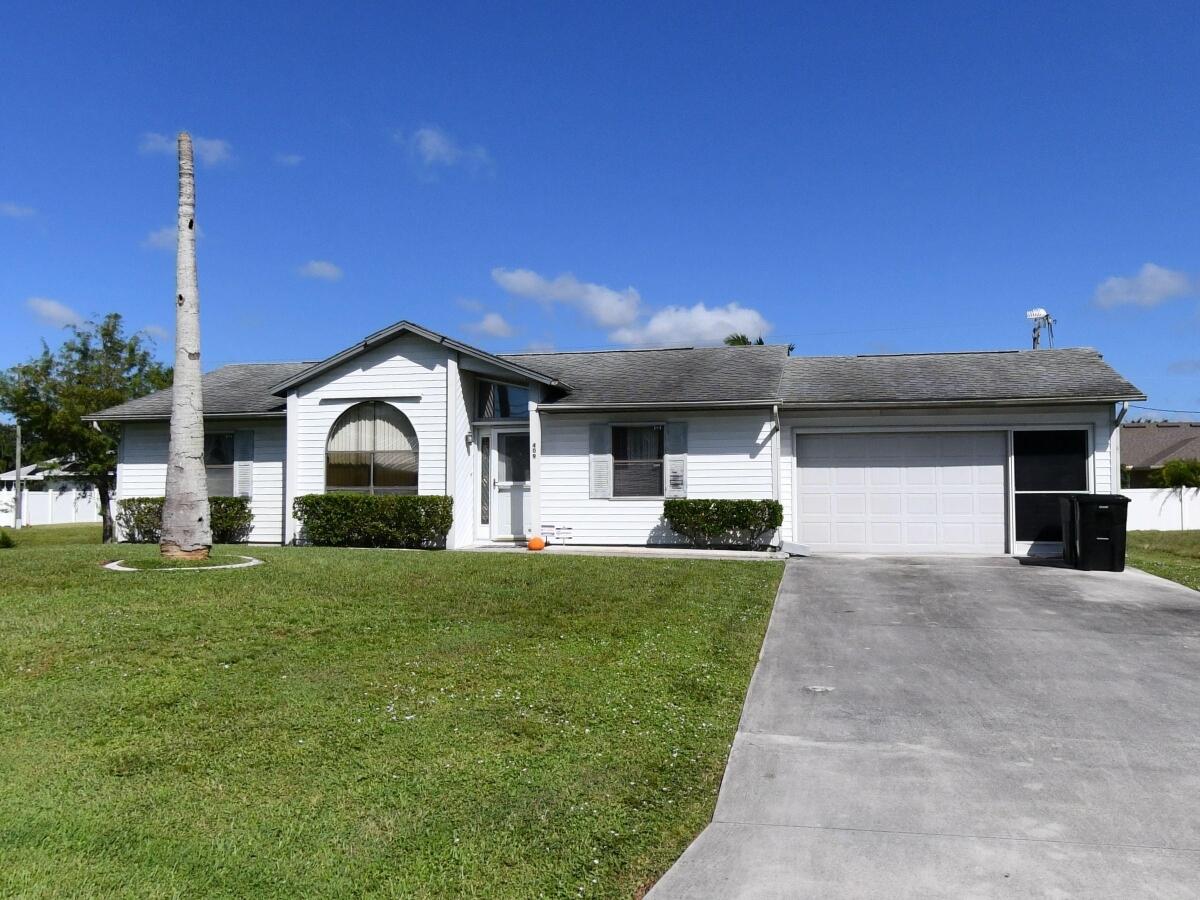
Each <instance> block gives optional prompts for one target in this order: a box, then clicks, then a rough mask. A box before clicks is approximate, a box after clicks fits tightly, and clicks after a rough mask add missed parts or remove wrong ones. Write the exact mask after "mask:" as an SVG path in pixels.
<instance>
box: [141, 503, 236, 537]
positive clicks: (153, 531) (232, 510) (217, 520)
mask: <svg viewBox="0 0 1200 900" xmlns="http://www.w3.org/2000/svg"><path fill="white" fill-rule="evenodd" d="M208 510H209V522H210V524H211V525H212V536H213V543H214V544H244V543H245V542H246V539H247V538H248V537H249V536H250V529H251V527H253V525H254V513H252V512H251V511H250V500H249V498H248V497H209V498H208ZM162 512H163V498H162V497H130V498H129V499H127V500H118V501H117V525H118V526H119V527H120V529H121V534H122V535H123V536H124V538H125V541H126V543H130V544H157V543H158V542H159V539H160V538H161V537H162Z"/></svg>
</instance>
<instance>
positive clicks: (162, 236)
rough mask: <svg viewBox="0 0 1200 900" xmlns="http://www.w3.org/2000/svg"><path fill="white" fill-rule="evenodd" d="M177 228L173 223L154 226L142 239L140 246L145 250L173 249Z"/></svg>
mask: <svg viewBox="0 0 1200 900" xmlns="http://www.w3.org/2000/svg"><path fill="white" fill-rule="evenodd" d="M177 236H178V229H177V228H176V227H175V226H174V225H164V226H163V227H162V228H156V229H155V230H154V231H152V232H150V233H149V234H148V235H146V237H145V238H143V239H142V246H143V247H145V248H146V249H147V250H174V249H175V241H176V239H177Z"/></svg>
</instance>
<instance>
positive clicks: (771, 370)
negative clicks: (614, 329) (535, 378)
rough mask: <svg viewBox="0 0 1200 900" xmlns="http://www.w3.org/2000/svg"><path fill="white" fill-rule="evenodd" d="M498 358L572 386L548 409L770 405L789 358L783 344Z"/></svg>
mask: <svg viewBox="0 0 1200 900" xmlns="http://www.w3.org/2000/svg"><path fill="white" fill-rule="evenodd" d="M501 358H502V359H504V360H506V361H509V362H514V363H518V364H520V365H524V366H528V367H529V368H531V369H536V370H538V371H539V372H544V373H546V374H547V375H550V376H552V377H553V378H556V379H558V380H559V381H563V382H566V383H567V384H569V385H570V386H571V391H570V392H569V393H567V394H565V395H563V396H558V397H555V398H553V399H551V400H549V401H548V402H549V403H550V405H552V406H560V407H563V408H566V407H569V406H576V405H580V406H598V405H610V406H619V405H636V404H646V405H649V404H656V405H663V406H669V405H681V404H704V403H735V402H747V401H752V400H760V401H761V400H766V401H770V400H771V399H772V398H774V397H776V396H778V391H779V376H780V374H781V372H782V371H783V366H784V363H785V362H786V360H787V347H785V346H783V345H782V344H775V345H770V344H769V345H766V346H749V347H701V348H685V349H667V350H600V351H594V352H588V353H520V354H506V355H502V356H501Z"/></svg>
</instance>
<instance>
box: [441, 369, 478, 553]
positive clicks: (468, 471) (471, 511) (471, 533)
mask: <svg viewBox="0 0 1200 900" xmlns="http://www.w3.org/2000/svg"><path fill="white" fill-rule="evenodd" d="M457 371H458V378H457V379H455V381H456V382H457V383H456V384H454V385H453V386H452V391H453V394H452V396H451V403H450V410H451V421H452V422H453V425H452V427H451V430H450V431H451V434H452V435H453V437H452V438H451V440H452V448H453V453H454V485H453V490H454V494H453V496H454V525H453V527H452V529H451V533H450V539H449V540H448V541H447V546H449V547H466V546H469V545H470V544H471V543H472V542H473V541H474V540H475V495H476V494H477V493H478V491H477V490H476V487H475V456H476V451H475V445H474V444H471V446H467V435H469V434H470V433H471V417H470V412H469V411H470V409H471V399H472V397H473V395H474V388H473V387H472V382H471V379H470V376H467V375H464V374H463V371H462V369H461V368H460V369H458V370H457Z"/></svg>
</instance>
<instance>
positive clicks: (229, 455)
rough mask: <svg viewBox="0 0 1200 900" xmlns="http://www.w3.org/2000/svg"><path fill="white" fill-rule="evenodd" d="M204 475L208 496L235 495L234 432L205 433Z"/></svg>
mask: <svg viewBox="0 0 1200 900" xmlns="http://www.w3.org/2000/svg"><path fill="white" fill-rule="evenodd" d="M204 475H205V479H206V480H207V482H208V496H210V497H232V496H233V432H232V431H227V432H222V433H219V434H205V435H204Z"/></svg>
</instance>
